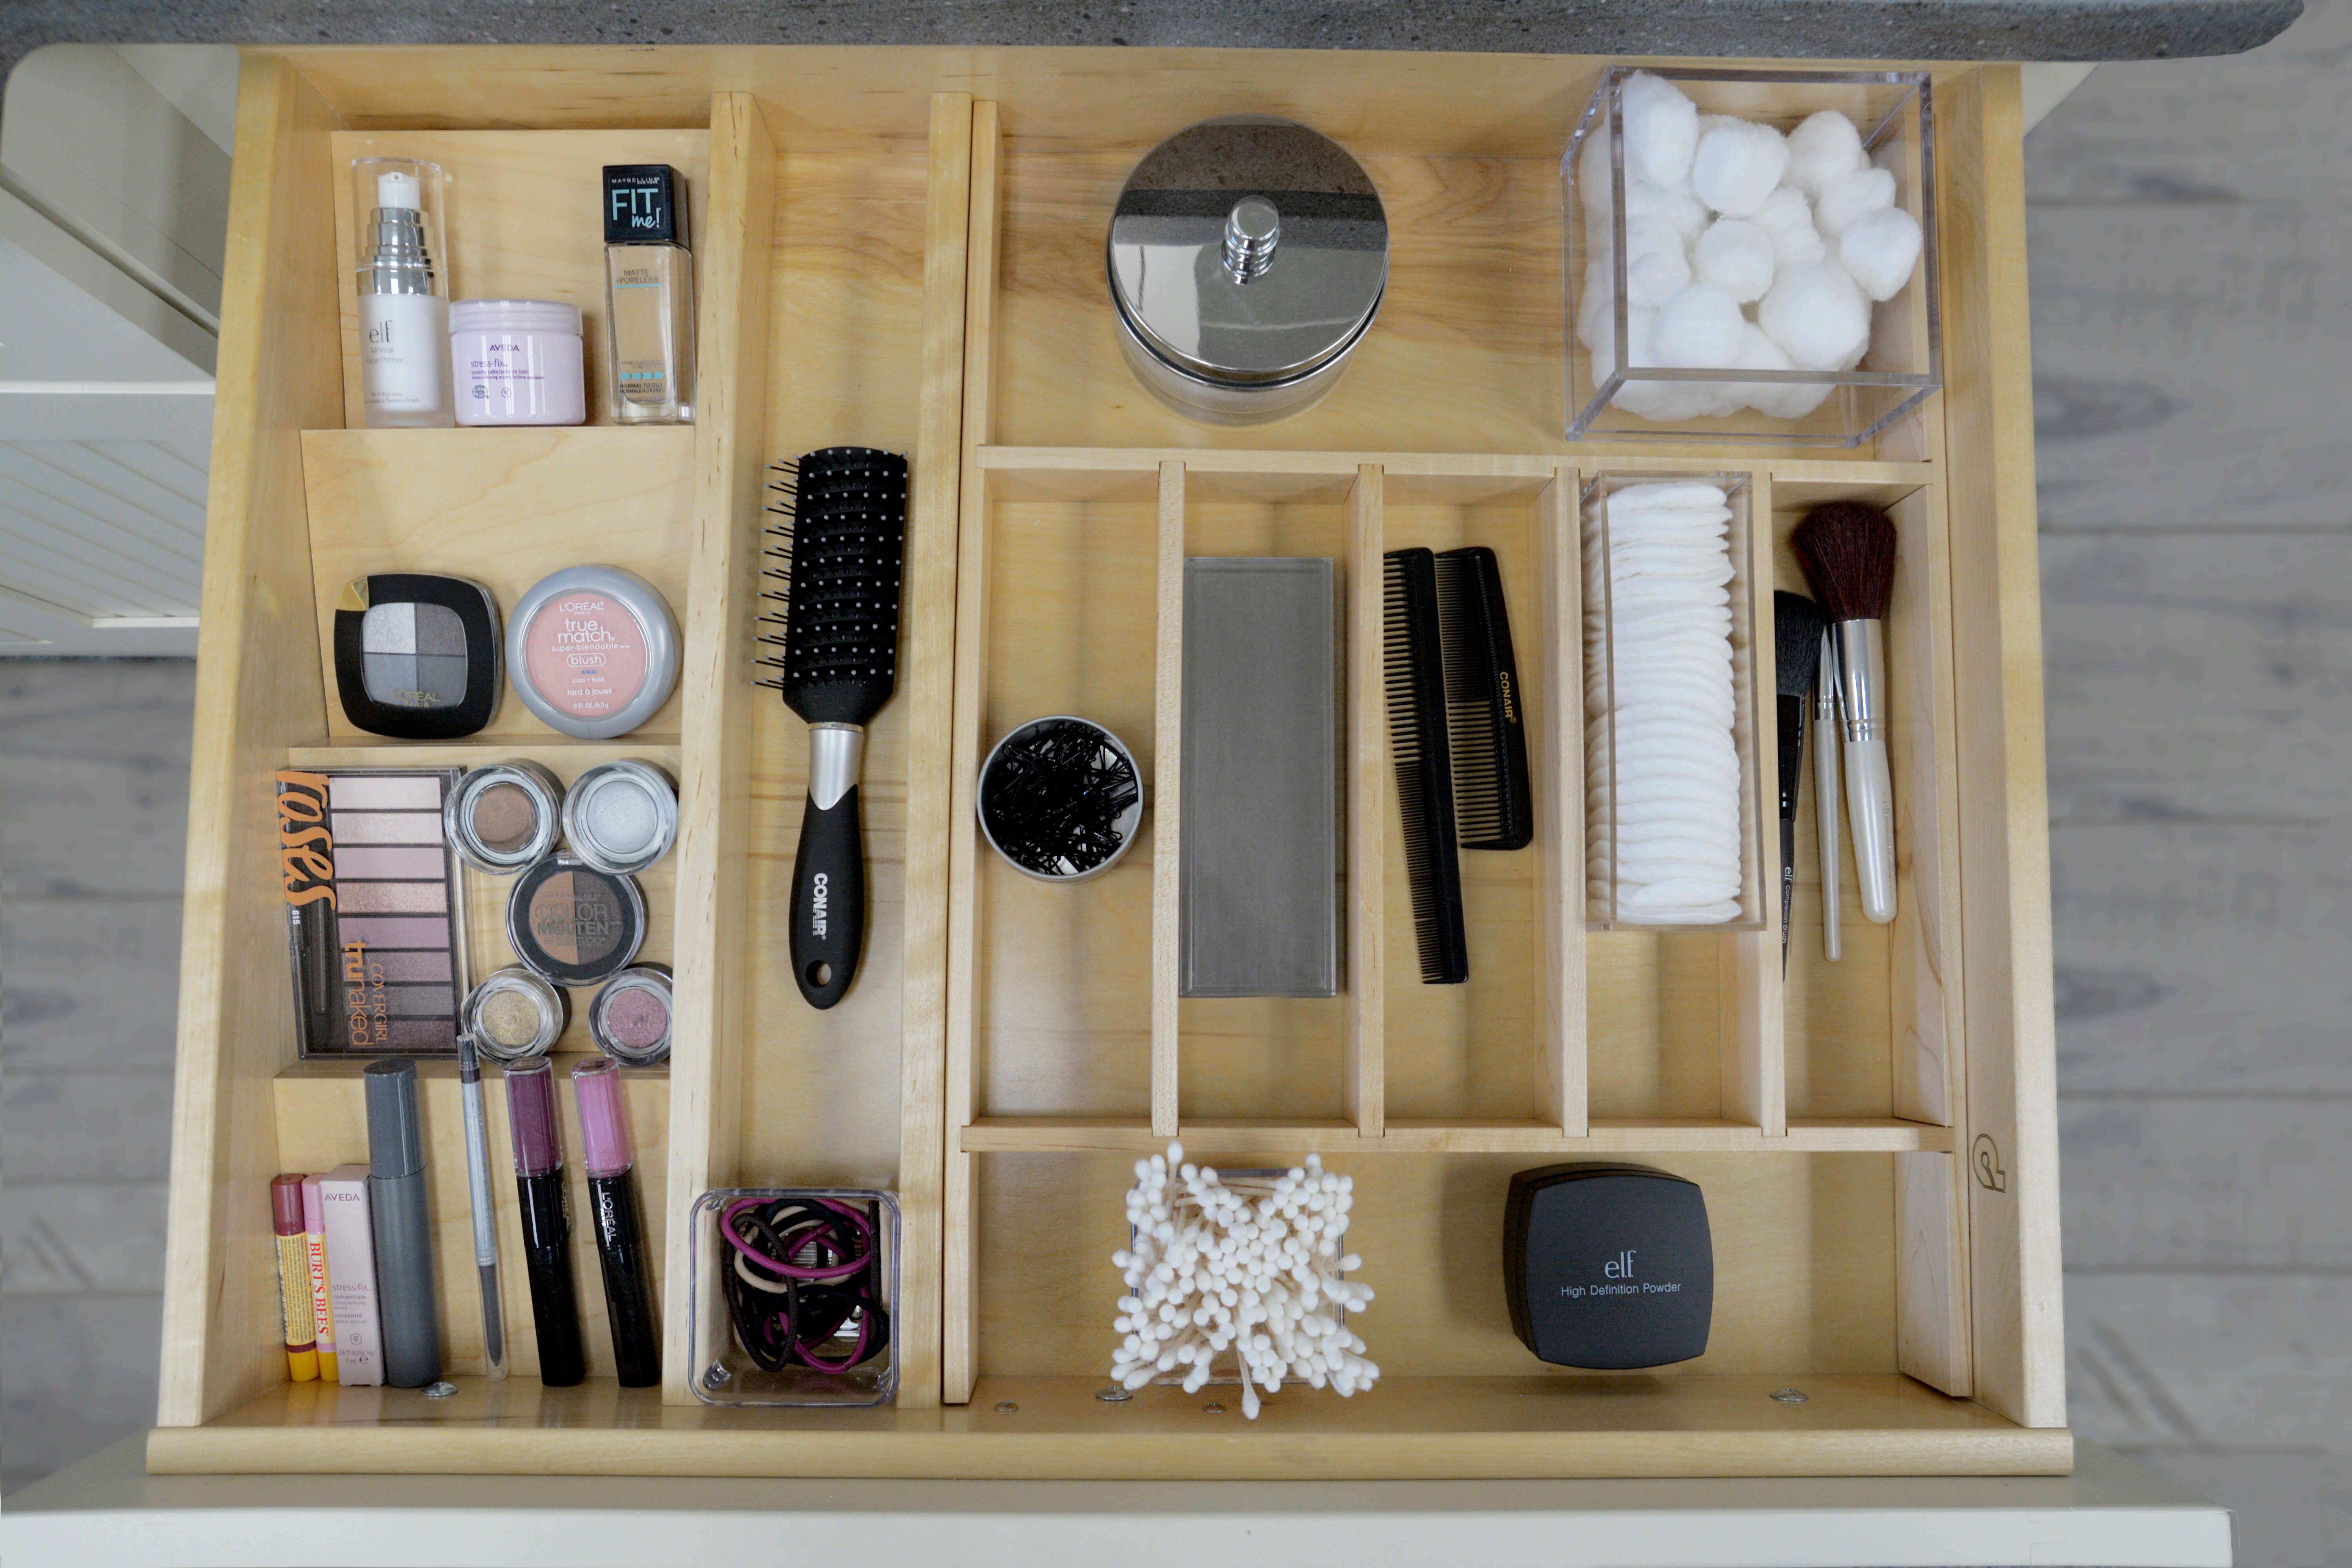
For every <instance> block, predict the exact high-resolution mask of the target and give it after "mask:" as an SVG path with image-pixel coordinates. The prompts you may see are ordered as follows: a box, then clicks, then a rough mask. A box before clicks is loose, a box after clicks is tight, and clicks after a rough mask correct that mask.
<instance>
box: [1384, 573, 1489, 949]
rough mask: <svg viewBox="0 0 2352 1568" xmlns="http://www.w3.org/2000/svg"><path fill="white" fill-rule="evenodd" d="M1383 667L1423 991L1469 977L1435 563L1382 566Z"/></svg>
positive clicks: (1467, 942)
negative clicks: (1456, 844)
mask: <svg viewBox="0 0 2352 1568" xmlns="http://www.w3.org/2000/svg"><path fill="white" fill-rule="evenodd" d="M1381 578H1382V584H1381V586H1382V595H1381V603H1382V616H1383V619H1382V626H1383V633H1384V637H1383V640H1384V644H1385V646H1384V648H1383V655H1382V656H1383V659H1384V661H1385V668H1386V672H1387V680H1388V701H1389V752H1390V754H1391V756H1393V757H1394V758H1395V759H1396V776H1397V807H1398V809H1399V811H1400V813H1401V814H1402V816H1403V818H1404V864H1405V873H1406V879H1407V881H1408V883H1409V885H1410V887H1411V888H1412V934H1413V940H1414V942H1416V943H1417V944H1418V945H1419V947H1420V950H1421V978H1422V982H1423V984H1428V985H1459V984H1462V982H1464V981H1465V980H1467V979H1469V978H1470V943H1469V939H1468V938H1467V937H1466V936H1465V934H1464V932H1463V928H1462V862H1461V858H1460V857H1459V855H1458V854H1457V852H1456V849H1455V847H1454V765H1453V759H1452V758H1451V756H1450V755H1449V754H1448V752H1449V748H1448V746H1447V743H1446V724H1445V674H1444V657H1443V654H1442V653H1441V651H1440V641H1441V639H1440V637H1439V635H1438V629H1437V626H1438V619H1437V558H1436V557H1435V556H1433V555H1432V554H1431V553H1430V552H1428V551H1426V550H1391V551H1390V552H1388V553H1387V554H1386V555H1385V556H1383V557H1382V558H1381Z"/></svg>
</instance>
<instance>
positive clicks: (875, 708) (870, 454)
mask: <svg viewBox="0 0 2352 1568" xmlns="http://www.w3.org/2000/svg"><path fill="white" fill-rule="evenodd" d="M769 471H770V472H771V473H772V474H773V475H774V476H776V477H775V478H774V479H772V481H771V482H770V484H769V486H768V488H769V489H771V490H772V491H774V492H775V493H776V494H777V496H778V497H780V498H781V499H780V500H775V501H772V502H771V503H769V506H768V510H769V511H770V512H771V513H772V514H773V515H774V516H775V517H776V518H777V519H778V520H779V521H776V522H774V523H772V524H771V525H770V526H769V528H768V530H767V533H768V537H769V545H768V549H767V555H768V558H769V564H768V565H766V566H765V567H763V568H762V575H764V576H765V577H767V578H768V579H769V580H770V585H769V586H767V587H766V588H764V589H763V590H762V591H761V596H762V597H763V598H768V599H772V600H775V601H776V602H777V603H778V604H780V605H782V609H781V610H777V611H771V612H769V613H767V614H764V615H762V616H761V617H760V620H761V625H762V626H764V627H769V628H772V629H769V630H763V631H761V634H760V641H761V642H762V643H764V644H767V645H770V646H772V647H778V648H781V649H782V652H781V653H774V654H766V655H763V656H761V658H760V663H761V665H763V666H766V667H768V668H772V669H773V670H775V671H776V672H777V673H776V674H775V675H774V676H772V677H768V678H765V679H761V682H760V684H761V685H762V686H772V687H774V688H776V689H778V690H779V691H782V693H783V694H784V703H785V705H786V706H787V707H789V708H791V709H792V710H793V712H795V713H797V714H799V715H800V716H801V718H802V719H803V720H804V721H806V722H807V723H808V725H809V799H808V804H807V805H806V807H805V809H804V810H803V813H802V816H801V837H800V849H799V852H798V853H797V855H795V857H794V858H793V895H792V926H791V934H790V942H789V945H790V948H791V952H792V961H793V983H794V984H797V985H799V987H800V991H801V995H802V996H803V997H804V998H806V999H807V1001H808V1004H809V1005H811V1006H812V1007H830V1006H832V1005H834V1004H835V1003H836V1002H838V1001H840V1000H841V998H842V996H843V995H844V994H845V993H846V992H847V991H848V990H849V983H850V981H851V979H852V978H853V977H854V976H855V975H856V973H857V959H858V953H859V951H860V949H861V948H862V947H863V946H864V943H865V937H866V860H865V855H864V852H863V848H862V847H861V845H860V843H859V837H858V820H857V769H858V763H859V761H860V759H861V758H862V756H863V755H864V752H865V740H866V725H867V724H869V723H871V722H873V720H874V716H875V715H876V714H877V713H878V712H880V711H881V710H882V705H883V704H884V703H885V702H887V701H889V700H890V694H891V692H892V690H893V689H895V688H896V686H897V682H898V584H899V577H900V575H901V574H902V572H903V570H904V567H905V563H906V556H907V459H906V458H902V457H899V456H898V455H896V454H895V453H890V452H877V451H875V450H873V449H872V448H870V447H826V448H824V450H823V451H818V452H811V453H809V454H808V455H807V456H806V457H803V458H801V459H800V461H799V462H797V463H777V464H774V465H772V468H770V470H769Z"/></svg>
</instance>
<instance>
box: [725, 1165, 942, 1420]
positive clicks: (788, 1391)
mask: <svg viewBox="0 0 2352 1568" xmlns="http://www.w3.org/2000/svg"><path fill="white" fill-rule="evenodd" d="M743 1198H752V1199H759V1200H762V1201H768V1202H772V1201H774V1200H775V1199H778V1198H811V1199H830V1200H832V1201H834V1202H836V1203H843V1204H855V1205H862V1206H863V1208H864V1210H865V1212H866V1214H867V1215H869V1216H870V1218H871V1221H872V1224H873V1226H874V1237H875V1246H876V1247H877V1249H878V1251H879V1257H878V1259H877V1261H878V1265H879V1269H880V1280H881V1288H882V1299H883V1304H884V1308H885V1310H887V1311H888V1312H889V1313H890V1315H891V1319H892V1328H893V1338H892V1340H891V1342H890V1343H889V1344H888V1345H887V1346H886V1347H885V1348H884V1349H883V1351H882V1352H880V1353H879V1354H877V1355H876V1356H874V1357H873V1358H872V1359H871V1360H868V1361H866V1362H863V1363H859V1364H857V1365H856V1366H854V1367H851V1368H850V1369H849V1370H847V1371H845V1372H837V1373H828V1372H820V1371H818V1370H817V1369H816V1368H814V1367H809V1366H803V1365H798V1364H793V1365H788V1366H786V1367H784V1368H783V1369H782V1371H774V1372H772V1371H770V1370H768V1369H767V1368H765V1367H762V1366H761V1365H760V1363H758V1362H756V1361H755V1360H753V1359H752V1357H751V1352H748V1351H746V1350H745V1349H744V1348H743V1346H742V1343H741V1342H740V1340H739V1339H738V1338H737V1336H736V1333H735V1328H734V1323H733V1321H732V1319H731V1317H730V1313H729V1311H728V1307H727V1295H726V1290H725V1287H724V1283H723V1280H722V1279H721V1275H720V1272H719V1271H720V1270H721V1269H722V1268H731V1267H732V1266H733V1262H734V1257H735V1250H734V1248H733V1247H732V1246H730V1244H729V1242H728V1241H727V1240H726V1238H725V1237H722V1236H720V1235H719V1222H720V1219H721V1216H722V1215H725V1213H726V1211H727V1209H728V1208H729V1207H730V1205H733V1204H734V1203H735V1202H736V1201H737V1200H738V1199H743ZM690 1223H691V1224H692V1226H693V1231H692V1235H691V1237H690V1239H689V1241H688V1269H689V1271H690V1279H689V1280H688V1287H687V1310H688V1313H689V1314H690V1316H691V1317H692V1319H693V1321H694V1361H693V1363H692V1365H693V1373H692V1375H691V1376H690V1377H689V1378H688V1382H689V1383H690V1384H692V1385H693V1388H694V1393H695V1397H696V1398H698V1399H699V1400H701V1401H702V1402H703V1403H704V1404H705V1405H802V1406H813V1407H827V1406H830V1407H835V1408H840V1409H851V1408H856V1407H859V1406H865V1405H887V1404H889V1403H890V1402H891V1400H892V1399H894V1398H896V1397H897V1396H898V1342H897V1339H896V1337H895V1331H896V1328H897V1317H898V1194H895V1193H889V1192H884V1191H882V1190H881V1189H879V1188H876V1187H721V1188H719V1189H718V1190H716V1191H713V1192H708V1193H705V1194H702V1195H701V1196H700V1197H699V1198H697V1199H696V1200H695V1204H694V1213H693V1215H692V1219H691V1222H690ZM851 1343H852V1336H849V1335H847V1334H844V1335H841V1336H837V1337H836V1339H835V1340H834V1341H831V1342H828V1347H827V1348H828V1349H838V1350H840V1351H843V1352H846V1351H847V1350H848V1349H849V1348H850V1345H851ZM826 1359H828V1360H838V1359H840V1357H839V1356H837V1355H828V1356H827V1358H826Z"/></svg>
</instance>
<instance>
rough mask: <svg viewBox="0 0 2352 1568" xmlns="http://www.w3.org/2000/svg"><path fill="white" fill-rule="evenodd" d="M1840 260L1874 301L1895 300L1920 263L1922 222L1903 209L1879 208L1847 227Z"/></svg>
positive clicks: (1839, 242)
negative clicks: (1920, 223)
mask: <svg viewBox="0 0 2352 1568" xmlns="http://www.w3.org/2000/svg"><path fill="white" fill-rule="evenodd" d="M1838 259H1839V260H1840V261H1842V262H1843V263H1845V269H1846V270H1847V271H1848V272H1851V273H1853V280H1854V281H1855V282H1856V283H1859V284H1861V285H1862V291H1863V292H1864V293H1865V294H1867V295H1869V296H1870V297H1871V298H1872V299H1874V300H1892V299H1893V298H1895V295H1897V294H1899V293H1901V292H1902V291H1903V285H1905V284H1906V283H1908V282H1909V281H1911V269H1912V268H1914V267H1916V266H1917V265H1918V263H1919V220H1918V219H1917V218H1916V217H1913V216H1911V215H1910V214H1909V213H1906V212H1905V211H1904V210H1903V209H1902V208H1901V207H1880V208H1879V209H1878V210H1877V211H1875V212H1867V213H1864V214H1863V215H1862V216H1860V217H1858V218H1856V219H1854V220H1853V222H1852V223H1850V224H1848V225H1846V228H1845V232H1844V233H1843V234H1842V235H1840V236H1838Z"/></svg>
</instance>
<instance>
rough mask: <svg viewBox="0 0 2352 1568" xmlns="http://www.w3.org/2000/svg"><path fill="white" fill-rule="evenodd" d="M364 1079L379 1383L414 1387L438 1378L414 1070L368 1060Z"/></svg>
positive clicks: (429, 1220)
mask: <svg viewBox="0 0 2352 1568" xmlns="http://www.w3.org/2000/svg"><path fill="white" fill-rule="evenodd" d="M364 1077H365V1078H366V1080H367V1119H368V1213H369V1216H370V1219H371V1221H372V1223H373V1226H374V1231H375V1274H376V1286H375V1288H376V1301H377V1310H378V1311H379V1312H380V1313H381V1314H382V1316H383V1380H384V1382H385V1383H387V1384H390V1385H391V1386H393V1387H394V1388H422V1387H424V1386H425V1384H428V1383H431V1382H432V1381H433V1380H434V1379H436V1378H437V1377H439V1376H440V1375H441V1320H440V1316H439V1311H438V1309H437V1307H436V1303H435V1300H434V1294H435V1293H434V1289H433V1211H432V1207H431V1205H429V1204H427V1203H426V1201H425V1124H424V1121H423V1120H422V1119H421V1118H420V1117H419V1116H418V1114H417V1109H416V1064H415V1062H412V1061H407V1060H398V1061H383V1062H370V1063H368V1066H367V1072H366V1073H365V1075H364Z"/></svg>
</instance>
